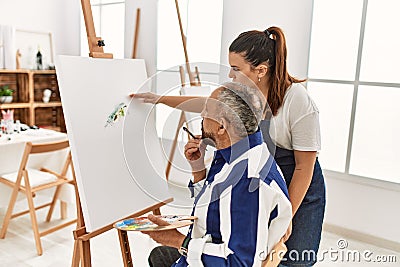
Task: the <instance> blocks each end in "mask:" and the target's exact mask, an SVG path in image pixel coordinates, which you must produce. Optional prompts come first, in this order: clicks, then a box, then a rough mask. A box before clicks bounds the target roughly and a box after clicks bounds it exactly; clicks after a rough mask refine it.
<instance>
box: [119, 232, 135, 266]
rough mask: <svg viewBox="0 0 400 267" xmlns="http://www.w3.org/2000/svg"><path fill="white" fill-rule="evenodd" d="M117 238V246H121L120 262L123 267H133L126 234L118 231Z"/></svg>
mask: <svg viewBox="0 0 400 267" xmlns="http://www.w3.org/2000/svg"><path fill="white" fill-rule="evenodd" d="M118 237H119V244H120V245H121V253H122V260H123V261H124V266H125V267H133V262H132V256H131V249H130V247H129V240H128V234H127V232H126V231H122V230H119V229H118Z"/></svg>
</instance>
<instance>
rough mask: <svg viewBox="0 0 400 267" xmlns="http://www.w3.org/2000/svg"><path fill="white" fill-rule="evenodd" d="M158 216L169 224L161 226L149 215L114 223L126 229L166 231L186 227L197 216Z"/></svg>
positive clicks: (117, 226)
mask: <svg viewBox="0 0 400 267" xmlns="http://www.w3.org/2000/svg"><path fill="white" fill-rule="evenodd" d="M157 217H159V218H161V219H163V220H164V221H166V222H168V223H169V225H166V226H159V225H157V224H154V223H153V222H151V221H150V220H149V219H148V218H147V217H136V218H129V219H125V220H122V221H119V222H117V223H115V224H114V228H117V229H119V230H124V231H165V230H171V229H176V228H180V227H185V226H188V225H191V224H193V220H196V219H197V217H196V216H187V215H158V216H157Z"/></svg>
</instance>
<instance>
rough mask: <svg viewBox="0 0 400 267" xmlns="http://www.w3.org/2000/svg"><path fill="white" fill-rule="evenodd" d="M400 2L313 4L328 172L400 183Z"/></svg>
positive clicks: (313, 73) (312, 72)
mask: <svg viewBox="0 0 400 267" xmlns="http://www.w3.org/2000/svg"><path fill="white" fill-rule="evenodd" d="M399 10H400V2H399V1H396V0H385V1H379V0H353V1H346V0H335V1H333V0H331V1H326V0H314V11H313V22H312V33H311V44H310V59H309V69H308V76H309V77H310V78H309V82H308V84H307V86H308V88H309V91H310V93H311V95H312V96H313V97H314V99H315V101H316V102H317V105H318V106H319V109H320V120H321V133H322V151H321V153H320V157H321V161H322V164H323V167H324V168H325V169H328V170H333V171H337V172H342V173H345V174H350V175H357V176H362V177H368V178H375V179H380V180H385V181H390V182H395V183H400V177H399V175H398V174H397V169H396V167H397V166H398V165H399V164H400V157H399V156H398V155H397V151H399V150H400V144H399V142H398V141H397V138H396V136H397V133H398V132H399V131H400V108H399V105H398V103H399V101H400V76H399V72H398V66H397V63H398V62H399V61H400V53H399V52H398V47H400V37H399V35H398V34H396V33H397V31H398V29H397V28H398V25H400V17H399V16H397V13H398V12H399Z"/></svg>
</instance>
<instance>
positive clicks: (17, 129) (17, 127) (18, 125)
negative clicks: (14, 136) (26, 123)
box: [14, 120, 21, 133]
mask: <svg viewBox="0 0 400 267" xmlns="http://www.w3.org/2000/svg"><path fill="white" fill-rule="evenodd" d="M14 130H15V131H16V132H17V133H20V132H21V122H20V121H19V120H16V121H15V129H14Z"/></svg>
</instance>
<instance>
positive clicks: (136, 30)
mask: <svg viewBox="0 0 400 267" xmlns="http://www.w3.org/2000/svg"><path fill="white" fill-rule="evenodd" d="M139 26H140V8H137V9H136V25H135V35H134V38H133V51H132V58H136V55H137V46H138V39H139Z"/></svg>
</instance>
